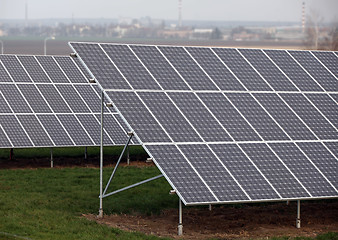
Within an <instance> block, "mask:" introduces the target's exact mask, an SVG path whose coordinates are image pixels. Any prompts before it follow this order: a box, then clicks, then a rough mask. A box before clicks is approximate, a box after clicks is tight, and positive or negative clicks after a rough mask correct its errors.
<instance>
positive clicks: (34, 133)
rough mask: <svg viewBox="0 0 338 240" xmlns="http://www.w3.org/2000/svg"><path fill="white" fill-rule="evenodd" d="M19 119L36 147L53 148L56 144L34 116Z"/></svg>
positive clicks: (19, 116)
mask: <svg viewBox="0 0 338 240" xmlns="http://www.w3.org/2000/svg"><path fill="white" fill-rule="evenodd" d="M18 119H19V121H20V122H21V124H22V126H23V127H24V129H25V130H26V132H27V133H28V135H29V137H30V139H31V140H32V141H33V143H34V145H35V146H36V147H43V146H53V145H54V144H53V143H52V141H51V140H50V138H49V137H48V135H47V134H46V132H45V130H44V129H43V127H42V126H41V124H40V123H39V121H38V119H37V118H36V116H34V115H18Z"/></svg>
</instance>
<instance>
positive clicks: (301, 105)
mask: <svg viewBox="0 0 338 240" xmlns="http://www.w3.org/2000/svg"><path fill="white" fill-rule="evenodd" d="M281 96H282V97H283V99H284V100H285V101H286V102H287V103H288V105H289V106H291V107H292V109H293V110H294V111H295V112H296V113H297V114H298V116H299V117H300V118H301V119H303V121H304V122H305V123H306V124H307V125H308V126H309V127H310V129H311V130H312V131H313V132H314V133H315V134H316V135H317V136H318V137H319V138H320V139H338V132H337V130H336V129H334V127H332V126H331V125H330V123H329V122H328V121H327V120H326V119H325V118H324V117H323V116H322V115H321V114H320V112H318V111H317V109H316V108H315V107H314V106H313V105H311V103H310V102H309V101H308V100H307V99H306V98H305V97H304V96H303V95H301V94H287V93H285V94H281Z"/></svg>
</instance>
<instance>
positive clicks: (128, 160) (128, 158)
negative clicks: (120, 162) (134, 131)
mask: <svg viewBox="0 0 338 240" xmlns="http://www.w3.org/2000/svg"><path fill="white" fill-rule="evenodd" d="M129 163H130V157H129V145H128V147H127V165H129Z"/></svg>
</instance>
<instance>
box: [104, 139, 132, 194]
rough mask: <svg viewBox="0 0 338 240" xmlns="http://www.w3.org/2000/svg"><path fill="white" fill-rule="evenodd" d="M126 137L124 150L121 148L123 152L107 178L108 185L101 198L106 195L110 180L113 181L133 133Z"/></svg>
mask: <svg viewBox="0 0 338 240" xmlns="http://www.w3.org/2000/svg"><path fill="white" fill-rule="evenodd" d="M128 135H129V138H128V141H127V143H126V145H124V148H123V150H122V152H121V154H120V157H119V159H118V160H117V163H116V165H115V167H114V170H113V173H112V174H111V176H110V178H109V181H108V183H107V185H106V188H105V189H104V191H103V195H100V196H101V197H103V196H104V195H105V194H106V192H107V189H108V187H109V185H110V182H111V180H112V179H113V177H114V175H115V172H116V169H117V167H118V166H119V164H120V162H121V159H122V157H123V154H124V152H125V151H126V149H127V147H128V145H129V143H130V141H131V139H132V137H133V136H134V134H133V133H128Z"/></svg>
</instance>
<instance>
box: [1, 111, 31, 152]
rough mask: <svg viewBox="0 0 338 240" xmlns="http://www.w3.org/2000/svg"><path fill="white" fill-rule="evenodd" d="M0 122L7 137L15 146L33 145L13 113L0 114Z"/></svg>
mask: <svg viewBox="0 0 338 240" xmlns="http://www.w3.org/2000/svg"><path fill="white" fill-rule="evenodd" d="M0 122H1V126H2V128H3V130H4V131H5V132H6V133H7V135H8V138H9V139H10V140H11V142H12V143H13V145H14V146H16V147H28V146H33V144H32V143H31V141H30V140H29V138H28V137H27V134H26V133H25V131H24V130H23V128H22V127H21V125H20V123H19V122H18V120H17V119H16V118H15V116H13V115H0Z"/></svg>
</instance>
